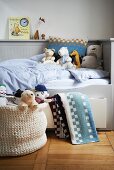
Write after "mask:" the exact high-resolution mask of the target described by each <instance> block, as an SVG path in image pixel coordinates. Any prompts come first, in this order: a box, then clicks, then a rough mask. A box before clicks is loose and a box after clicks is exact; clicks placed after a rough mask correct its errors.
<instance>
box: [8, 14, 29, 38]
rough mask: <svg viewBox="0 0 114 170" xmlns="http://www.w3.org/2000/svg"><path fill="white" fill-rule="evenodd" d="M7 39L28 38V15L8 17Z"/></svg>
mask: <svg viewBox="0 0 114 170" xmlns="http://www.w3.org/2000/svg"><path fill="white" fill-rule="evenodd" d="M9 39H13V40H29V39H30V19H29V17H10V18H9Z"/></svg>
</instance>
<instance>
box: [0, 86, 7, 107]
mask: <svg viewBox="0 0 114 170" xmlns="http://www.w3.org/2000/svg"><path fill="white" fill-rule="evenodd" d="M6 104H7V99H6V86H5V85H4V84H0V106H5V105H6Z"/></svg>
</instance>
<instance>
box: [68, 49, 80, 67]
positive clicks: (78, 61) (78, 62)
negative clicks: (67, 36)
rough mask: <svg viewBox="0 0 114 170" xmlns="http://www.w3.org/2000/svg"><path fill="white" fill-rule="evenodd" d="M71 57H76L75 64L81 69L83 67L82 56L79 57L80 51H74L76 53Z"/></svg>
mask: <svg viewBox="0 0 114 170" xmlns="http://www.w3.org/2000/svg"><path fill="white" fill-rule="evenodd" d="M70 56H71V57H73V56H75V59H74V64H75V65H76V67H77V68H80V67H81V64H80V56H79V53H78V51H76V50H74V51H73V52H72V53H71V54H70Z"/></svg>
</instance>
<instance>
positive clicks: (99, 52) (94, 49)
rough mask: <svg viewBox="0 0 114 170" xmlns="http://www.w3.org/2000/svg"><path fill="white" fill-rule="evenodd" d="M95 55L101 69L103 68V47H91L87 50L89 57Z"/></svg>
mask: <svg viewBox="0 0 114 170" xmlns="http://www.w3.org/2000/svg"><path fill="white" fill-rule="evenodd" d="M88 55H95V56H96V58H97V63H98V66H99V68H102V45H90V46H88V48H87V56H88Z"/></svg>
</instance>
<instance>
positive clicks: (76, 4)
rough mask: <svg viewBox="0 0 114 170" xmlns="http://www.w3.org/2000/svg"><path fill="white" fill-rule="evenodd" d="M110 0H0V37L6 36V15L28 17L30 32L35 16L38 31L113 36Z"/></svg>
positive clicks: (35, 26)
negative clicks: (43, 20) (43, 18)
mask: <svg viewBox="0 0 114 170" xmlns="http://www.w3.org/2000/svg"><path fill="white" fill-rule="evenodd" d="M113 9H114V0H70V1H66V0H61V1H60V0H58V1H57V0H48V1H47V0H33V1H28V0H24V1H23V0H20V1H16V0H10V1H9V0H0V39H8V17H9V16H20V15H21V16H29V17H30V19H31V34H32V35H33V33H34V31H35V30H36V29H37V27H38V25H37V23H38V18H39V17H40V16H42V17H45V19H46V23H45V24H42V25H41V27H40V33H46V37H47V38H48V36H49V35H54V36H62V37H65V38H66V37H68V38H69V37H75V38H76V37H81V38H88V39H107V38H110V37H113V36H114V19H113V16H114V10H113Z"/></svg>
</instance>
